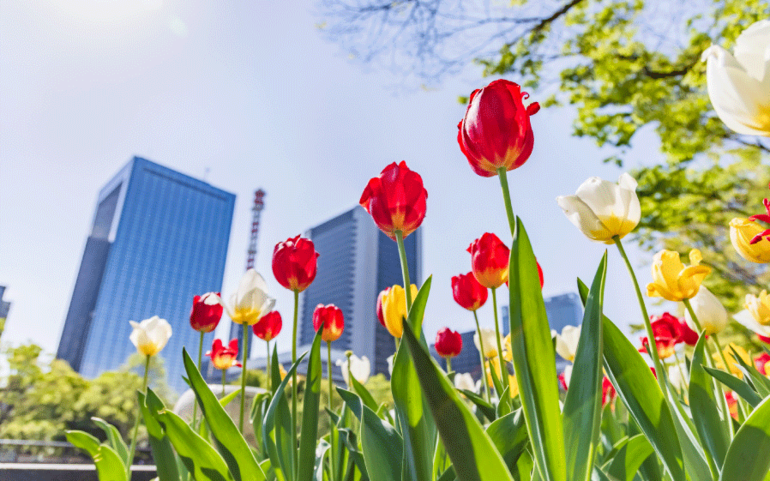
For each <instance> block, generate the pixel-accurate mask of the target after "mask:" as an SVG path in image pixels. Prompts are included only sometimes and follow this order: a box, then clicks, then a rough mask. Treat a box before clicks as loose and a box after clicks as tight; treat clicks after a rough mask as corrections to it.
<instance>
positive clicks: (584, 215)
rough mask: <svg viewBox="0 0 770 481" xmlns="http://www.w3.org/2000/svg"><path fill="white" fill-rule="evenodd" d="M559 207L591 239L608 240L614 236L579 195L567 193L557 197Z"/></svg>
mask: <svg viewBox="0 0 770 481" xmlns="http://www.w3.org/2000/svg"><path fill="white" fill-rule="evenodd" d="M556 202H557V203H558V204H559V207H561V209H562V210H563V211H564V215H566V216H567V219H569V221H570V222H572V224H573V225H574V226H575V227H577V228H578V229H580V231H581V232H582V233H583V234H585V235H586V237H588V238H589V239H591V240H594V241H600V242H606V241H607V240H609V239H611V238H612V233H611V232H610V231H609V230H608V229H607V228H606V227H605V226H604V224H602V221H601V220H599V218H598V217H597V216H596V214H594V212H593V210H591V208H590V207H589V206H588V205H587V204H586V203H585V202H584V201H583V200H582V199H581V198H580V197H578V196H577V195H565V196H559V197H557V198H556Z"/></svg>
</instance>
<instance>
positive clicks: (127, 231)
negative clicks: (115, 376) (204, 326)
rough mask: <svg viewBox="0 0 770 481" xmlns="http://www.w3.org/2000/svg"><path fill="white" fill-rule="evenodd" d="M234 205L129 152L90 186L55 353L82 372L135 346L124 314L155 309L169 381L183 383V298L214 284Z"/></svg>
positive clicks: (94, 371) (114, 361) (218, 282)
mask: <svg viewBox="0 0 770 481" xmlns="http://www.w3.org/2000/svg"><path fill="white" fill-rule="evenodd" d="M234 206H235V195H233V194H230V193H228V192H225V191H223V190H220V189H217V188H215V187H212V186H211V185H209V184H207V183H206V182H203V181H200V180H197V179H194V178H192V177H189V176H187V175H184V174H181V173H179V172H176V171H174V170H171V169H169V168H166V167H163V166H161V165H158V164H156V163H153V162H150V161H149V160H145V159H142V158H139V157H134V158H133V159H132V160H131V161H129V162H128V164H127V165H126V166H125V167H124V168H123V169H121V170H120V172H118V174H117V175H116V176H115V177H113V178H112V179H111V180H110V181H109V182H108V183H107V184H106V185H105V186H104V188H103V189H102V190H101V192H100V193H99V196H98V200H97V205H96V212H95V215H94V220H93V225H92V228H91V232H90V235H89V236H88V240H87V241H86V246H85V250H84V252H83V258H82V262H81V264H80V270H79V272H78V275H77V279H76V281H75V287H74V289H73V293H72V298H71V301H70V306H69V310H68V312H67V317H66V320H65V323H64V329H63V331H62V336H61V340H60V342H59V349H58V352H57V357H59V358H60V359H64V360H66V361H68V362H69V363H70V365H71V366H72V367H73V368H74V369H76V370H77V371H79V372H80V373H82V374H83V375H84V376H86V377H94V376H97V375H98V374H99V373H101V372H103V371H108V370H114V369H117V368H119V367H120V366H121V365H123V364H124V363H125V362H126V360H127V359H128V357H129V356H130V355H131V354H133V353H134V352H135V348H134V346H133V345H132V344H131V342H130V341H129V335H130V334H131V326H130V325H129V323H128V321H129V320H134V321H137V322H138V321H141V320H143V319H146V318H149V317H152V316H154V315H158V316H160V317H162V318H164V319H166V320H167V321H168V322H169V323H170V324H171V327H172V329H173V334H172V336H171V339H170V340H169V343H168V345H167V346H166V348H165V349H164V350H163V352H162V353H161V355H162V356H163V357H164V359H165V366H166V371H167V373H168V379H169V384H170V385H171V386H172V387H173V388H174V389H176V390H177V391H180V392H181V391H183V390H185V389H186V384H185V383H184V381H183V380H182V375H183V374H184V367H183V365H182V347H183V346H184V347H187V349H188V351H190V352H196V351H197V349H198V341H199V334H198V332H196V331H194V330H193V329H192V328H190V325H189V315H190V309H191V306H192V299H193V296H194V295H196V294H203V293H205V292H208V291H220V290H221V287H222V277H223V274H224V268H225V258H226V256H227V247H228V242H229V239H230V226H231V223H232V218H233V209H234ZM212 339H213V333H210V334H207V335H206V340H205V342H206V343H207V344H210V343H211V341H212Z"/></svg>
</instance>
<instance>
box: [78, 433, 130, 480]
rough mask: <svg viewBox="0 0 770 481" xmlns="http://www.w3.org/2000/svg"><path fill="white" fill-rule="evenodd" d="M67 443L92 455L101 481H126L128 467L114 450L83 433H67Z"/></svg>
mask: <svg viewBox="0 0 770 481" xmlns="http://www.w3.org/2000/svg"><path fill="white" fill-rule="evenodd" d="M66 435H67V441H69V442H70V443H72V444H73V445H74V446H75V447H76V448H80V449H82V450H83V451H85V452H87V453H88V454H90V455H91V457H92V458H93V460H94V465H96V472H97V474H98V475H99V481H126V466H125V465H124V464H123V461H122V460H121V459H120V456H118V453H116V452H115V450H114V449H112V448H111V447H109V446H107V445H106V444H99V440H98V439H96V438H95V437H94V436H91V435H90V434H88V433H86V432H83V431H67V433H66Z"/></svg>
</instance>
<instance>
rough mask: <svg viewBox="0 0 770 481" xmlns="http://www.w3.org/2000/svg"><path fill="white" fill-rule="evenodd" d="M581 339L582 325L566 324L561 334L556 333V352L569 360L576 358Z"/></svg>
mask: <svg viewBox="0 0 770 481" xmlns="http://www.w3.org/2000/svg"><path fill="white" fill-rule="evenodd" d="M579 341H580V326H564V329H562V330H561V334H556V353H557V354H559V355H560V356H561V357H562V358H564V359H566V360H567V361H572V360H574V359H575V353H576V352H577V346H578V342H579Z"/></svg>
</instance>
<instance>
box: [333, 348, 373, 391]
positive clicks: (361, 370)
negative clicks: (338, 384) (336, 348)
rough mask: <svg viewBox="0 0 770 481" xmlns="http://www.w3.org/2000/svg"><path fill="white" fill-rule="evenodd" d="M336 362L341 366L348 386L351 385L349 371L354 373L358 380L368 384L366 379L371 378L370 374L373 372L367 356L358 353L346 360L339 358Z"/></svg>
mask: <svg viewBox="0 0 770 481" xmlns="http://www.w3.org/2000/svg"><path fill="white" fill-rule="evenodd" d="M336 364H337V366H340V370H341V371H342V378H343V379H344V380H345V384H347V385H348V386H350V377H349V376H348V373H350V374H352V375H353V377H354V378H355V380H356V381H358V382H360V383H361V384H366V381H368V380H369V374H371V372H372V366H371V363H370V362H369V358H368V357H366V356H363V357H361V358H359V357H358V356H356V355H351V356H348V358H347V359H345V360H344V361H343V360H342V359H338V360H337V363H336Z"/></svg>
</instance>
